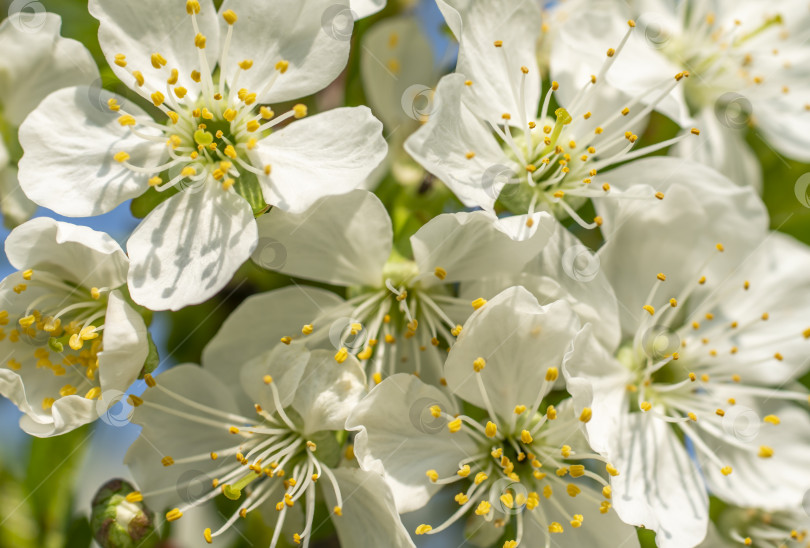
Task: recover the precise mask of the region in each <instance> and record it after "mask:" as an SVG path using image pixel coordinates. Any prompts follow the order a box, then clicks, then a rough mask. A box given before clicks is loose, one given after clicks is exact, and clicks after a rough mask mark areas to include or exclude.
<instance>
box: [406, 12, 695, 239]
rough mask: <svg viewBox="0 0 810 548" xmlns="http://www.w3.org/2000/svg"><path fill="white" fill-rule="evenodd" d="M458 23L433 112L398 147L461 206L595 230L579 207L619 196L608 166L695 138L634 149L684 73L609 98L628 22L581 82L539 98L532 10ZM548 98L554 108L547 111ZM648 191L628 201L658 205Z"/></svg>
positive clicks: (473, 15)
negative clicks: (451, 64) (566, 92)
mask: <svg viewBox="0 0 810 548" xmlns="http://www.w3.org/2000/svg"><path fill="white" fill-rule="evenodd" d="M496 5H500V6H501V8H500V9H501V10H503V11H504V12H505V13H509V14H510V15H509V16H508V18H507V20H506V21H505V22H503V23H502V24H500V25H492V24H491V13H492V12H493V11H495V10H497V8H496V7H495V6H496ZM460 17H461V20H462V22H463V25H464V29H463V31H462V32H461V37H460V52H459V63H458V66H457V67H456V73H455V74H451V75H448V76H445V77H444V78H442V80H441V81H440V82H439V85H438V88H437V90H436V98H435V101H436V109H435V112H434V113H433V114H432V115H431V117H430V119H429V120H428V121H427V123H426V124H425V125H424V126H423V127H422V128H421V129H420V130H419V131H417V132H416V133H415V134H414V135H413V136H411V137H410V138H409V139H408V141H407V142H406V149H407V150H408V152H409V153H410V154H411V155H412V156H413V157H414V158H415V159H416V160H417V161H418V162H419V163H420V164H421V165H422V166H423V167H425V169H427V170H428V171H430V172H431V173H433V174H435V175H436V176H438V177H439V178H440V179H441V180H442V181H444V182H445V183H446V184H447V185H448V186H449V187H450V189H451V190H452V191H453V192H454V193H455V194H456V196H458V198H459V199H460V200H461V201H462V202H463V203H464V204H465V205H467V206H471V207H482V208H484V209H485V210H492V209H494V208H495V205H496V201H498V202H499V203H500V204H501V205H502V206H504V207H505V208H507V209H508V210H510V211H512V212H514V213H526V212H528V213H529V214H532V213H533V212H534V211H537V210H543V211H550V212H552V213H554V214H555V215H556V216H558V217H561V218H568V217H571V218H572V219H574V220H575V221H576V222H578V223H579V224H580V225H582V226H583V227H586V228H595V227H596V226H598V225H599V223H600V220H599V219H598V218H597V219H593V220H586V219H583V218H582V217H580V215H579V214H578V213H577V209H579V208H580V206H582V205H583V204H584V203H585V201H587V200H588V199H591V198H601V197H604V196H609V195H613V196H616V195H619V196H620V195H623V193H624V192H625V191H626V190H627V186H626V185H625V183H624V181H622V180H621V179H619V178H614V177H613V176H612V175H611V174H610V172H606V170H607V169H609V168H610V167H612V166H615V165H617V164H619V163H624V162H627V161H630V160H633V159H636V158H639V157H642V156H645V155H647V154H650V153H652V152H654V151H657V150H661V149H663V148H666V147H668V146H670V145H672V144H674V143H676V142H678V141H680V140H682V139H684V138H687V137H694V136H692V135H686V136H680V137H676V138H675V139H672V140H668V141H663V142H658V143H654V144H651V145H649V146H647V147H644V148H639V149H635V148H634V147H635V143H636V141H637V139H638V135H640V134H641V133H642V132H643V131H644V128H645V126H646V122H647V118H648V115H649V113H650V112H651V111H652V109H653V107H654V105H655V104H656V103H657V102H658V101H660V100H662V99H663V98H665V97H667V95H668V94H669V92H670V91H671V90H672V89H673V88H675V87H677V86H679V85H682V83H683V81H684V80H686V79H687V78H688V76H689V74H688V72H686V71H684V70H683V69H681V70H674V71H672V74H670V75H668V77H667V78H662V79H661V80H659V81H657V82H655V83H654V85H651V87H650V89H648V90H646V93H644V94H638V95H637V96H633V97H630V98H628V99H626V101H624V102H621V101H622V100H620V99H617V98H616V97H615V96H616V92H615V90H614V89H613V88H610V87H609V86H608V84H607V83H606V81H605V75H606V74H607V73H608V72H609V71H610V69H611V67H612V65H613V63H614V62H615V60H616V59H617V58H619V57H620V54H621V51H622V48H623V47H624V45H625V44H626V42H627V40H628V38H629V36H630V35H631V34H633V33H634V32H637V29H636V28H635V23H634V22H633V21H630V22H629V26H628V27H627V34H626V35H625V37H624V38H623V39H622V40H620V41H618V42H617V43H616V44H614V47H613V48H611V49H609V50H607V55H606V57H605V61H604V63H603V65H602V67H601V68H600V69H599V70H598V71H596V74H593V75H590V76H587V77H585V78H584V79H583V80H582V81H579V80H574V79H571V81H570V82H563V83H562V84H560V83H558V82H556V81H554V82H552V83H551V86H550V87H549V89H548V90H546V92H545V94H544V95H543V94H542V93H541V85H540V83H541V75H540V74H539V70H538V67H537V65H538V62H537V57H536V55H537V54H536V43H537V40H538V37H539V34H540V33H541V26H542V24H541V16H540V12H539V8H538V7H537V5H536V3H526V4H523V5H521V6H520V7H519V8H514V7H513V6H512V5H511V4H510V3H509V2H508V1H505V0H487V1H483V2H476V3H474V4H473V5H471V6H470V8H469V9H468V10H466V11H463V12H462V13H461V16H460ZM505 28H508V29H509V33H508V36H504V34H505V33H504V30H503V29H505ZM614 48H615V49H614ZM603 51H604V50H603ZM564 86H567V87H570V88H571V89H572V90H575V91H574V92H573V93H572V94H571V96H570V97H569V99H568V100H565V101H563V100H561V98H560V97H558V95H559V93H558V92H559V91H560V89H561V88H562V87H564ZM650 98H652V99H650ZM552 99H555V101H554V102H555V104H558V105H561V106H559V107H558V108H556V109H553V108H552ZM645 100H649V101H648V102H649V103H650V104H646V103H645ZM693 132H694V133H695V134H699V133H700V132H699V130H697V129H694V130H693ZM646 190H647V192H646V193H644V194H643V195H636V196H633V198H634V199H639V198H641V199H649V200H651V201H655V199H656V198H657V199H663V198H664V194H663V193H662V192H660V190H659V189H650V188H647V189H646Z"/></svg>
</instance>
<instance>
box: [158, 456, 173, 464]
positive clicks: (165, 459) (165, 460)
mask: <svg viewBox="0 0 810 548" xmlns="http://www.w3.org/2000/svg"><path fill="white" fill-rule="evenodd" d="M160 463H161V464H162V465H163V466H171V465H172V464H174V459H173V458H171V457H170V456H169V455H166V456H165V457H163V458H162V459H160Z"/></svg>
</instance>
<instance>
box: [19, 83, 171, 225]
mask: <svg viewBox="0 0 810 548" xmlns="http://www.w3.org/2000/svg"><path fill="white" fill-rule="evenodd" d="M111 98H115V99H116V100H117V101H118V103H119V104H120V105H121V108H122V109H123V110H125V111H126V112H128V113H130V114H132V115H133V116H134V117H135V118H136V119H139V120H143V119H149V117H148V116H147V115H146V113H144V112H143V110H141V109H140V108H139V107H138V106H136V105H135V104H133V103H130V102H129V101H127V100H126V99H124V98H123V97H120V96H118V95H115V94H113V93H110V92H108V91H105V90H102V89H100V88H99V87H86V86H79V87H73V88H64V89H61V90H59V91H56V92H54V93H52V94H50V95H49V96H48V97H46V98H45V99H44V100H43V101H42V103H40V105H39V106H38V107H37V108H36V109H35V110H34V111H33V112H32V113H31V114H30V115H29V116H28V118H26V119H25V121H24V122H23V124H22V125H21V126H20V132H19V137H20V144H21V145H22V148H23V150H24V151H25V153H24V154H23V157H22V159H21V160H20V164H19V170H20V172H19V178H20V186H21V187H22V189H23V191H24V192H25V193H26V195H27V196H28V197H29V198H31V200H33V201H34V202H35V203H37V204H39V205H41V206H43V207H47V208H49V209H51V210H53V211H55V212H56V213H59V214H60V215H65V216H68V217H88V216H92V215H100V214H102V213H106V212H108V211H111V210H112V209H114V208H115V207H116V206H117V205H119V204H120V203H122V202H124V201H126V200H129V199H130V198H134V197H136V196H139V195H141V194H143V193H144V192H145V191H146V190H147V189H148V188H149V185H148V184H147V179H148V176H147V175H144V174H137V173H135V172H133V171H131V170H129V169H127V168H126V167H125V166H124V165H123V164H121V163H118V162H116V161H115V160H114V158H113V156H115V154H117V153H118V152H121V151H124V152H126V153H127V154H129V156H130V158H129V160H128V161H129V162H130V163H131V164H133V165H136V166H143V167H149V166H157V165H159V164H160V161H161V158H163V157H164V155H165V154H166V146H165V144H164V143H162V142H161V143H152V142H150V141H145V140H144V139H142V138H140V137H137V136H135V135H133V134H132V133H131V132H130V131H129V129H127V128H126V127H122V126H121V125H120V124H119V123H118V122H117V119H118V115H117V114H116V113H114V112H110V110H109V109H108V108H107V101H108V99H111ZM143 131H145V132H146V133H150V132H151V133H153V134H156V133H157V132H154V131H151V130H149V129H144V130H143Z"/></svg>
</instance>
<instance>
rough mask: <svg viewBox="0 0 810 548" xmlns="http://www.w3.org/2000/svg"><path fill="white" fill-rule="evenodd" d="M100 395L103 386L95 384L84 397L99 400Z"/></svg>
mask: <svg viewBox="0 0 810 548" xmlns="http://www.w3.org/2000/svg"><path fill="white" fill-rule="evenodd" d="M100 396H101V388H100V387H98V386H94V387H93V388H91V389H90V390H88V391H87V393H86V394H85V395H84V397H85V398H86V399H88V400H97V399H98V398H99V397H100Z"/></svg>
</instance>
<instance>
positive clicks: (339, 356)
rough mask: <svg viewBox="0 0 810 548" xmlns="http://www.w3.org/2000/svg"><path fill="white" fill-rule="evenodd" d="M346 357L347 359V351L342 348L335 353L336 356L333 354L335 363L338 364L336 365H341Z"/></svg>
mask: <svg viewBox="0 0 810 548" xmlns="http://www.w3.org/2000/svg"><path fill="white" fill-rule="evenodd" d="M348 357H349V351H348V350H347V349H346V347H345V346H344V347H342V348H341V349H340V350H338V351H337V354H335V361H336V362H338V363H343V362H345V361H346V359H347V358H348Z"/></svg>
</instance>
